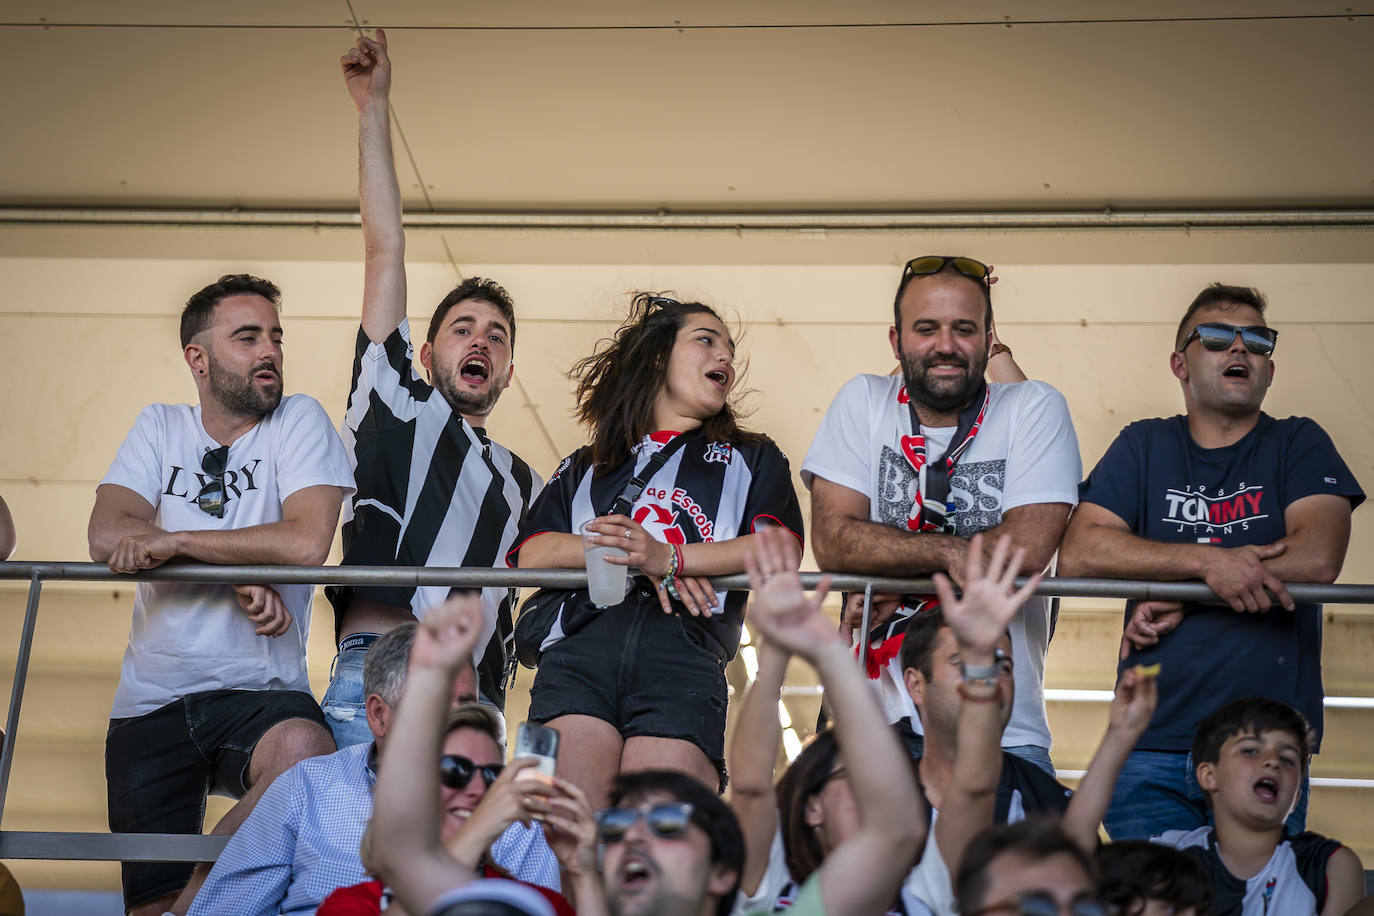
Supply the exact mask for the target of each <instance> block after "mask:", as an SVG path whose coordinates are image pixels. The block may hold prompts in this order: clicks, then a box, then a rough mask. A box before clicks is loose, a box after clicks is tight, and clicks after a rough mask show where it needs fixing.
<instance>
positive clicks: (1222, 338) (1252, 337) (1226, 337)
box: [1178, 321, 1279, 356]
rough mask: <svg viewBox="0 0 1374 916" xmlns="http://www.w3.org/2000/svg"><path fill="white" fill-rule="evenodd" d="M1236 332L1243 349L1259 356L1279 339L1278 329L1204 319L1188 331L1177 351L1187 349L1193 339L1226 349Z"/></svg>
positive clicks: (1268, 353) (1233, 339)
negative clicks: (1243, 345) (1204, 320)
mask: <svg viewBox="0 0 1374 916" xmlns="http://www.w3.org/2000/svg"><path fill="white" fill-rule="evenodd" d="M1237 334H1239V335H1240V342H1241V343H1243V344H1245V349H1247V350H1249V351H1250V352H1251V353H1255V354H1258V355H1260V356H1269V355H1270V354H1272V353H1273V352H1274V345H1275V344H1276V343H1277V342H1278V339H1279V332H1278V331H1276V330H1274V329H1273V328H1266V327H1265V326H1264V325H1260V324H1250V325H1245V326H1244V327H1240V326H1238V325H1234V324H1224V323H1222V322H1220V321H1206V322H1203V323H1202V324H1200V325H1198V326H1197V327H1195V328H1193V329H1192V330H1191V331H1189V332H1188V336H1187V337H1185V338H1183V346H1181V347H1179V348H1178V352H1180V353H1182V352H1183V351H1184V350H1186V349H1188V344H1190V343H1192V342H1193V341H1195V340H1200V341H1202V345H1203V346H1204V347H1206V348H1207V349H1208V350H1226V349H1229V348H1230V346H1231V344H1232V343H1233V342H1234V341H1235V339H1236V335H1237Z"/></svg>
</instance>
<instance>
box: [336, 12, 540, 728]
mask: <svg viewBox="0 0 1374 916" xmlns="http://www.w3.org/2000/svg"><path fill="white" fill-rule="evenodd" d="M341 64H342V67H343V76H344V83H345V84H346V86H347V87H348V92H349V95H350V97H351V98H352V99H353V103H354V104H355V105H356V106H357V109H358V146H359V154H358V172H359V175H358V197H359V209H360V211H361V214H362V221H363V240H364V243H365V245H366V259H365V261H364V275H363V307H362V325H361V327H360V328H359V331H358V337H357V343H356V350H355V353H354V358H353V384H352V390H351V391H350V393H349V397H348V411H347V413H346V415H345V417H344V424H343V429H342V433H343V437H344V443H345V445H346V446H347V448H348V450H349V452H350V453H351V455H352V459H353V464H354V476H355V479H356V481H357V487H358V489H357V492H356V494H355V495H354V498H353V500H352V503H351V505H349V506H347V507H345V509H344V525H343V545H344V557H343V565H345V566H352V565H359V566H390V565H395V566H497V565H500V566H504V565H505V562H504V558H505V555H506V552H507V551H508V550H509V549H510V547H511V544H512V542H513V541H514V540H515V535H516V533H517V531H518V530H519V528H520V523H521V521H522V520H523V519H524V517H525V511H526V510H527V509H528V507H529V504H530V502H531V501H532V500H533V498H534V496H535V495H536V494H537V493H538V491H539V489H540V487H541V486H542V483H541V481H540V480H539V478H538V477H537V476H536V475H535V474H534V472H533V471H532V470H530V467H529V466H528V465H527V464H525V462H524V461H522V460H521V459H520V458H519V457H518V456H516V455H514V454H512V453H511V452H510V451H508V450H507V449H505V448H503V447H502V446H501V445H499V444H498V443H495V442H493V441H491V440H490V439H489V438H488V437H487V433H486V424H487V416H488V415H489V414H490V413H491V411H492V408H493V407H495V406H496V401H497V399H498V398H499V397H500V396H501V392H502V391H504V390H505V388H506V387H507V386H508V385H509V384H510V380H511V373H512V371H513V370H514V362H513V359H512V355H513V353H514V348H515V310H514V306H513V305H512V303H511V299H510V296H509V295H507V293H506V291H505V290H504V289H502V288H501V287H500V286H499V285H498V284H496V283H494V282H492V281H491V280H484V279H482V278H480V277H471V278H469V279H467V280H464V281H463V282H462V283H461V284H459V285H458V286H457V287H456V288H455V289H453V290H452V291H451V292H449V294H448V295H447V296H445V297H444V299H443V301H442V302H440V303H439V307H438V308H436V309H435V310H434V314H433V316H432V317H431V318H430V322H429V332H428V334H427V335H426V338H425V342H424V344H423V345H422V346H421V347H420V365H421V366H422V367H423V368H424V369H425V370H426V372H427V374H428V376H429V379H430V381H431V382H432V387H431V384H427V383H426V381H425V380H424V379H422V378H421V377H420V376H419V375H418V374H417V373H416V371H415V369H414V367H413V366H412V363H411V360H412V349H411V342H410V324H409V322H408V321H407V319H406V272H405V232H404V230H403V228H402V223H401V193H400V189H399V187H398V186H397V182H396V167H395V163H394V162H393V160H392V155H391V115H390V95H391V60H390V58H389V57H388V56H387V43H386V33H385V32H383V31H382V30H381V29H378V30H377V38H376V40H375V41H374V40H372V39H370V38H366V37H360V38H359V39H358V43H357V46H356V47H354V48H351V49H350V50H349V51H348V53H347V54H345V55H344V57H343V58H342V60H341ZM436 391H437V394H438V395H439V396H437V397H436V396H435V395H436ZM450 591H451V589H449V588H448V587H447V586H421V587H414V586H399V585H398V586H372V587H358V588H351V587H342V588H330V589H327V590H326V594H327V595H328V596H329V600H330V602H331V603H332V604H333V605H334V614H335V631H336V636H337V637H338V640H339V654H338V656H337V657H336V658H335V660H334V669H333V674H332V676H331V679H330V683H329V690H328V691H327V692H326V693H325V696H324V701H323V706H324V712H325V717H326V719H327V720H328V722H329V726H330V728H331V729H332V730H333V732H334V737H335V740H337V741H338V743H339V746H340V747H344V746H348V745H352V744H361V743H363V742H365V741H371V740H372V734H371V732H370V731H369V730H368V727H367V716H366V713H365V709H364V701H365V699H366V695H365V693H364V691H363V683H362V666H363V658H364V657H365V656H366V654H367V647H368V646H370V645H371V644H372V643H373V642H374V641H375V640H376V639H377V638H378V637H379V636H380V635H381V634H383V633H385V632H387V631H388V630H390V629H391V628H392V627H395V626H397V625H399V624H401V623H404V622H406V621H408V620H412V619H414V618H415V617H422V616H423V615H424V613H425V612H426V610H427V609H428V608H430V607H432V606H434V605H436V604H438V603H440V602H442V601H443V600H444V599H445V598H447V597H448V596H449V593H450ZM513 600H514V590H513V589H509V588H485V589H483V590H482V607H483V611H484V612H485V619H486V628H485V630H484V632H483V633H482V638H481V640H480V641H479V642H478V649H477V655H476V657H475V658H474V662H475V663H476V665H477V672H478V680H479V689H480V696H481V700H482V702H483V703H485V704H486V705H488V706H490V707H492V708H493V709H494V710H496V711H497V712H498V713H499V712H500V711H501V710H502V708H503V707H504V705H505V683H504V682H505V673H506V670H507V669H506V663H507V659H508V658H509V657H510V656H509V653H508V650H507V645H506V644H507V641H508V640H509V639H510V638H511V633H512V622H511V608H512V604H513Z"/></svg>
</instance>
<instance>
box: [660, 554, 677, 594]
mask: <svg viewBox="0 0 1374 916" xmlns="http://www.w3.org/2000/svg"><path fill="white" fill-rule="evenodd" d="M681 569H682V548H680V547H678V545H676V544H669V545H668V571H667V572H666V573H664V575H663V580H662V581H661V582H660V583H659V585H661V586H662V587H663V589H664V591H666V592H667V593H668V594H669V595H672V596H673V600H675V601H681V600H682V596H681V595H679V594H678V593H677V577H678V573H679V572H680V571H681Z"/></svg>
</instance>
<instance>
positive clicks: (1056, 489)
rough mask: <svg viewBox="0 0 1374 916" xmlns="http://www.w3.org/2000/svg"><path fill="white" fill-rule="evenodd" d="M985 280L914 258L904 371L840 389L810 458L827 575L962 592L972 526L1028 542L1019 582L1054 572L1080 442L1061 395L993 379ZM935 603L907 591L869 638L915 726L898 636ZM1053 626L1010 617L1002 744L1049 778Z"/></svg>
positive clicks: (908, 278)
mask: <svg viewBox="0 0 1374 916" xmlns="http://www.w3.org/2000/svg"><path fill="white" fill-rule="evenodd" d="M989 275H990V270H989V268H988V267H987V266H986V265H984V264H982V263H980V262H979V261H975V260H973V259H972V258H965V257H947V256H940V255H929V256H923V257H918V258H913V259H912V260H910V261H908V262H907V264H906V267H905V268H904V270H903V272H902V279H901V282H900V284H899V285H898V288H897V296H896V299H895V300H894V304H893V313H894V325H893V327H892V328H890V329H889V332H888V335H889V338H890V340H891V343H892V351H893V354H894V355H895V356H896V358H897V359H898V360H899V361H900V363H901V367H902V373H901V375H899V376H897V375H889V376H880V375H860V376H857V377H855V378H853V379H850V380H849V381H848V382H846V383H845V385H844V387H843V388H841V389H840V392H839V394H838V395H836V397H835V400H834V402H833V403H832V404H831V405H830V409H829V410H828V411H827V412H826V415H825V418H824V419H823V420H822V421H821V427H820V429H819V430H818V431H817V433H816V438H815V441H813V442H812V444H811V450H810V451H809V452H808V453H807V456H806V460H805V461H804V462H803V464H802V481H803V482H804V483H805V484H806V485H807V486H808V487H809V488H810V490H811V530H812V549H813V551H814V552H815V557H816V562H817V563H818V564H819V565H820V567H821V568H822V569H826V570H833V571H836V572H839V571H843V572H852V573H860V574H867V575H879V576H897V577H905V578H916V577H921V576H925V575H926V574H928V573H932V572H935V571H937V570H943V571H946V572H948V573H949V575H950V577H951V578H953V579H954V580H955V581H956V582H958V583H960V584H962V582H963V576H964V552H965V551H966V550H967V540H968V538H971V537H972V536H973V535H974V534H977V533H979V532H991V533H992V535H993V536H992V537H990V538H985V539H984V543H985V544H989V543H994V542H995V541H996V539H997V536H998V535H1002V534H1007V535H1010V536H1011V538H1012V542H1013V543H1014V544H1016V545H1017V546H1019V547H1025V548H1026V557H1025V561H1024V563H1023V565H1022V568H1021V570H1020V573H1021V574H1022V575H1030V574H1033V573H1036V572H1039V571H1040V570H1042V569H1044V568H1045V567H1047V566H1048V565H1049V563H1050V559H1051V558H1052V557H1053V556H1054V552H1055V550H1056V549H1057V548H1058V546H1059V541H1060V538H1061V537H1062V536H1063V533H1064V526H1065V523H1066V522H1067V520H1068V517H1069V512H1070V510H1071V509H1072V508H1073V506H1074V504H1075V502H1077V499H1078V495H1077V478H1078V476H1079V475H1080V473H1081V470H1082V462H1081V459H1080V457H1079V454H1078V438H1077V436H1076V435H1075V434H1074V430H1073V421H1072V420H1071V419H1070V418H1069V410H1068V405H1067V404H1066V403H1065V401H1064V397H1063V395H1061V394H1060V393H1059V392H1058V391H1056V390H1055V389H1054V388H1052V387H1050V386H1049V385H1046V384H1045V383H1043V382H1036V381H1027V382H1020V383H1017V384H997V383H992V384H988V383H986V382H985V381H984V379H983V376H984V371H985V369H986V367H987V361H988V356H989V348H990V346H991V344H992V341H991V337H990V328H991V325H992V297H991V291H990V283H989ZM999 346H1000V345H999ZM999 352H1000V351H999ZM934 600H935V599H934V596H931V595H905V596H902V600H901V602H900V604H899V605H898V606H897V609H896V610H895V611H891V612H889V613H887V614H878V615H875V618H874V619H873V620H871V621H870V629H869V633H868V634H867V636H866V637H862V636H861V638H867V639H868V641H869V651H868V660H869V661H868V667H869V676H870V677H873V678H875V679H876V680H878V681H879V684H880V688H881V691H882V694H883V699H884V701H885V703H886V705H887V708H888V715H889V717H890V718H891V719H892V720H894V721H895V720H897V719H900V718H901V717H903V716H907V715H909V716H911V717H912V720H913V721H916V716H915V715H914V710H913V709H911V708H910V698H909V697H908V696H907V694H906V691H905V689H904V687H903V682H902V674H901V671H900V662H899V656H900V652H901V639H902V634H903V632H904V631H905V625H906V619H907V618H908V617H910V616H911V615H912V614H915V613H919V612H920V610H921V608H922V607H923V606H927V605H928V603H930V602H933V601H934ZM1050 627H1051V620H1050V605H1049V599H1047V598H1043V597H1038V596H1037V597H1033V598H1031V599H1030V600H1029V601H1027V602H1026V604H1025V605H1024V606H1023V607H1022V609H1021V611H1020V612H1019V613H1018V614H1017V615H1016V617H1015V618H1014V619H1013V621H1012V625H1011V628H1010V629H1011V641H1012V654H1011V657H1010V658H1009V659H1007V661H1006V662H1004V664H1008V663H1009V664H1012V665H1013V666H1014V672H1015V679H1016V705H1015V708H1014V709H1013V711H1012V717H1011V722H1010V724H1009V725H1008V726H1007V729H1006V731H1005V732H1004V733H1003V737H1002V745H1003V747H1004V748H1006V749H1007V750H1008V751H1011V752H1012V753H1015V754H1018V755H1019V756H1022V757H1024V758H1026V759H1028V760H1031V761H1032V762H1035V763H1037V764H1039V765H1040V766H1041V767H1043V768H1044V769H1045V770H1046V771H1047V772H1050V773H1053V767H1052V765H1051V764H1050V757H1049V747H1050V732H1049V724H1048V722H1047V721H1046V718H1045V700H1044V675H1045V653H1046V651H1047V650H1048V647H1049V637H1050Z"/></svg>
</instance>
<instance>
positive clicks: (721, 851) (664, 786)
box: [610, 770, 744, 916]
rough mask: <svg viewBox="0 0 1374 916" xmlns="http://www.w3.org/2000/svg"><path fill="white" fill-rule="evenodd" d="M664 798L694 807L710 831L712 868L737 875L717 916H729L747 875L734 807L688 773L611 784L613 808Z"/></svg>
mask: <svg viewBox="0 0 1374 916" xmlns="http://www.w3.org/2000/svg"><path fill="white" fill-rule="evenodd" d="M654 794H663V795H667V796H669V797H670V798H674V799H676V800H678V801H680V802H687V803H688V804H690V805H691V806H692V821H693V822H694V823H695V824H696V825H697V826H698V827H700V828H701V829H702V830H704V831H706V836H707V837H708V838H709V839H710V841H711V864H712V865H716V864H721V865H724V866H725V867H726V868H730V869H733V870H734V872H735V886H734V887H732V888H730V891H729V892H728V893H725V894H722V895H721V897H720V900H719V901H718V903H717V906H716V914H717V916H729V913H730V910H731V909H733V908H734V905H735V891H736V890H737V889H738V888H739V878H740V876H741V875H743V874H744V834H743V833H741V832H740V828H739V821H738V820H737V819H736V818H735V812H734V811H732V810H730V806H729V805H727V804H726V803H725V802H723V801H721V800H720V796H719V795H717V794H716V793H714V792H712V791H711V790H710V789H708V788H706V787H705V786H703V785H702V784H701V783H699V782H697V781H696V780H695V779H693V778H692V777H690V776H688V775H687V774H685V773H679V772H677V771H676V770H640V771H638V772H634V773H620V774H619V775H617V776H616V777H615V780H614V781H613V782H612V783H611V796H610V804H611V805H612V806H615V805H619V804H622V803H623V802H626V801H631V800H633V799H638V798H643V797H644V796H646V795H654Z"/></svg>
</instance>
